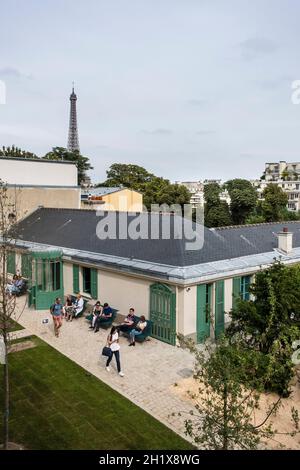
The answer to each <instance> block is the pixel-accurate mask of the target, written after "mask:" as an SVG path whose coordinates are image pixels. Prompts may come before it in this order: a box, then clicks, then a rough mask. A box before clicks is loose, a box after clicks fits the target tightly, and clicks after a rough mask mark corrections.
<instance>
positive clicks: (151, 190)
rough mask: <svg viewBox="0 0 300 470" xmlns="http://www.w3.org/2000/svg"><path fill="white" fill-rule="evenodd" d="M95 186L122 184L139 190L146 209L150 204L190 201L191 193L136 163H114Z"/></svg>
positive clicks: (180, 203)
mask: <svg viewBox="0 0 300 470" xmlns="http://www.w3.org/2000/svg"><path fill="white" fill-rule="evenodd" d="M97 186H110V187H111V186H124V187H126V188H130V189H133V190H135V191H140V192H141V193H143V196H144V204H145V206H146V207H147V209H150V208H151V204H159V205H161V204H168V205H172V204H179V205H181V206H183V205H184V204H188V203H189V202H190V198H191V195H190V193H189V191H188V190H187V188H186V187H185V186H183V185H178V184H172V183H171V182H170V181H169V180H168V179H165V178H162V177H159V176H155V175H154V174H153V173H149V172H148V171H147V170H146V169H145V168H143V167H141V166H138V165H131V164H129V165H126V164H121V163H114V164H113V165H111V167H110V168H109V170H108V171H107V179H106V181H104V182H103V183H99V184H98V185H97Z"/></svg>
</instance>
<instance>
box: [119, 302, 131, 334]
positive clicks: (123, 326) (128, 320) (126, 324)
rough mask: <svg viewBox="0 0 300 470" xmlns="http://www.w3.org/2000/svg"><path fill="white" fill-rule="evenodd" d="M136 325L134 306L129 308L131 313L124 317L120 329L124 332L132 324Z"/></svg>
mask: <svg viewBox="0 0 300 470" xmlns="http://www.w3.org/2000/svg"><path fill="white" fill-rule="evenodd" d="M133 325H134V308H132V307H131V308H130V309H129V313H128V315H127V317H126V318H125V319H124V321H123V323H121V325H120V326H119V330H120V331H122V332H123V333H124V332H126V331H128V330H130V328H132V326H133Z"/></svg>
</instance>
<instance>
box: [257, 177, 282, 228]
mask: <svg viewBox="0 0 300 470" xmlns="http://www.w3.org/2000/svg"><path fill="white" fill-rule="evenodd" d="M262 197H263V201H262V203H261V208H262V214H263V216H264V218H265V220H266V222H279V221H280V220H283V219H284V214H285V209H286V206H287V203H288V195H287V194H286V193H285V192H284V191H283V190H282V188H280V187H279V186H278V185H277V184H272V183H270V184H268V186H267V187H266V188H265V189H264V191H263V193H262Z"/></svg>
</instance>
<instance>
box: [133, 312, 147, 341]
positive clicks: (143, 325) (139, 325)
mask: <svg viewBox="0 0 300 470" xmlns="http://www.w3.org/2000/svg"><path fill="white" fill-rule="evenodd" d="M146 326H147V321H146V318H145V317H144V315H141V316H140V320H139V321H138V323H137V325H136V326H135V327H134V328H133V329H132V330H131V331H130V343H129V346H135V337H136V336H139V335H141V334H142V333H143V331H144V329H145V328H146Z"/></svg>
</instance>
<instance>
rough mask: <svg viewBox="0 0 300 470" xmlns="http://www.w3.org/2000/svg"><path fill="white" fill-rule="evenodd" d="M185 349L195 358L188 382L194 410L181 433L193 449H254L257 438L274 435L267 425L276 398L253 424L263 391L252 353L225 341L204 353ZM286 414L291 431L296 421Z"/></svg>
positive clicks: (273, 410)
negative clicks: (191, 385)
mask: <svg viewBox="0 0 300 470" xmlns="http://www.w3.org/2000/svg"><path fill="white" fill-rule="evenodd" d="M185 345H186V346H187V347H188V348H189V350H190V351H191V352H192V353H193V354H194V356H195V372H194V379H196V381H197V385H198V388H197V391H196V392H192V393H190V396H191V398H192V399H194V401H195V409H194V410H191V411H190V413H189V417H188V418H187V419H186V420H185V428H186V434H187V435H189V436H190V437H192V439H193V440H194V442H195V444H196V445H197V446H199V447H201V448H204V449H208V450H234V449H248V450H254V449H257V448H258V446H259V444H260V443H262V441H263V439H269V438H271V437H272V436H273V435H274V434H276V431H275V430H273V428H272V425H271V424H270V423H269V420H270V418H271V416H273V415H274V414H275V413H276V411H277V410H278V408H279V406H280V398H278V399H275V400H274V402H273V403H272V405H271V406H270V408H269V409H268V410H267V411H266V413H265V416H264V417H263V418H262V419H261V421H260V422H259V423H255V420H254V416H255V412H256V411H257V409H259V399H260V391H261V390H262V389H263V383H262V379H261V378H260V377H261V373H260V363H259V361H258V360H257V354H256V353H255V351H252V350H246V349H245V348H244V347H243V346H240V345H239V343H238V342H236V343H235V344H230V343H229V342H228V340H227V339H226V338H221V339H220V340H219V342H218V344H217V347H215V348H214V347H212V346H210V347H209V346H207V350H206V351H205V353H203V352H202V351H200V350H199V349H198V348H197V347H196V346H195V345H194V344H193V343H192V342H190V341H185ZM249 370H251V372H252V373H251V375H249V374H248V371H249ZM291 411H292V418H293V421H294V425H295V432H296V431H297V430H298V422H299V417H298V414H297V412H296V411H295V410H294V409H292V410H291ZM291 434H294V433H291Z"/></svg>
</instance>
